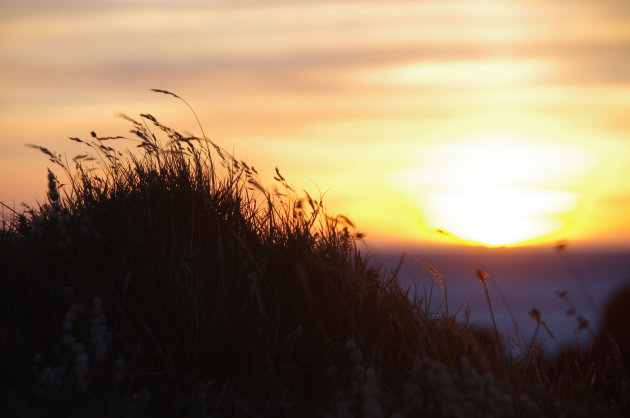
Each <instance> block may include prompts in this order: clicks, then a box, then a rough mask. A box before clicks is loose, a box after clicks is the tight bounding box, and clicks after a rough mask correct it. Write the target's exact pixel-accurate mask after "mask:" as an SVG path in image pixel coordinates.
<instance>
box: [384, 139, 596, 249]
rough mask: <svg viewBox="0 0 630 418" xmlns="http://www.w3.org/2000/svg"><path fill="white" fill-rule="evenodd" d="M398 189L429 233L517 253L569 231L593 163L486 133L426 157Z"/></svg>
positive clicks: (556, 146)
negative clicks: (443, 233)
mask: <svg viewBox="0 0 630 418" xmlns="http://www.w3.org/2000/svg"><path fill="white" fill-rule="evenodd" d="M416 159H417V160H418V162H417V163H416V165H414V166H412V167H408V168H405V169H402V170H399V171H398V172H397V173H396V174H395V175H394V177H393V178H394V182H395V184H397V187H398V188H399V189H403V190H404V193H405V194H406V195H407V196H408V197H409V199H410V200H411V201H412V202H413V204H414V205H415V206H416V207H418V209H420V211H421V212H422V215H423V217H424V220H425V223H426V224H427V226H428V227H429V228H432V229H440V230H444V231H447V232H448V233H450V234H452V235H455V236H456V237H458V238H460V239H462V240H464V241H468V242H471V243H477V244H483V245H487V246H509V245H519V244H523V243H525V242H528V241H532V240H536V239H538V238H541V237H545V236H547V235H550V234H552V233H554V232H556V231H558V230H560V229H562V228H563V227H564V226H565V223H564V220H563V219H564V217H565V215H566V214H568V213H570V212H572V211H574V210H575V209H576V207H577V206H578V203H579V201H580V197H581V195H580V193H579V192H577V191H575V185H576V184H578V183H579V179H580V177H581V175H582V174H583V173H584V172H585V171H586V170H587V169H588V168H589V167H590V165H591V163H592V158H591V156H590V155H589V154H588V153H587V152H585V151H584V150H583V149H581V148H578V147H575V146H570V145H566V144H560V143H549V142H545V141H541V140H536V139H533V138H531V137H528V136H526V135H524V134H519V133H513V132H486V133H482V134H478V135H475V136H471V137H468V138H464V139H461V140H456V141H452V142H447V143H440V144H436V145H433V146H430V147H426V148H423V149H420V150H419V151H418V153H417V155H416Z"/></svg>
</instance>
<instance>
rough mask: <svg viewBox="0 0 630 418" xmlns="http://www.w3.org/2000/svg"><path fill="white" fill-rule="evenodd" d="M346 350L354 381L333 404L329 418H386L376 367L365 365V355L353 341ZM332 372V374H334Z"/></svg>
mask: <svg viewBox="0 0 630 418" xmlns="http://www.w3.org/2000/svg"><path fill="white" fill-rule="evenodd" d="M346 349H347V350H348V354H349V355H350V359H351V362H352V380H351V382H350V390H349V392H347V391H346V390H345V389H344V388H341V389H340V390H339V392H338V393H337V395H336V396H335V398H333V400H332V402H331V405H330V407H331V409H332V410H333V412H332V413H329V414H328V415H327V417H337V418H351V417H355V416H358V417H369V418H379V417H383V416H385V415H384V414H383V408H382V407H381V402H380V397H381V391H380V385H379V381H378V376H377V373H376V370H375V369H374V367H368V366H366V364H365V359H364V356H363V353H362V352H361V350H360V349H359V347H357V345H356V343H355V342H354V341H353V340H349V341H348V342H347V343H346ZM333 372H334V370H333V371H331V373H333Z"/></svg>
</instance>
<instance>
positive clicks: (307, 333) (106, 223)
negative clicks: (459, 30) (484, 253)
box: [0, 90, 627, 417]
mask: <svg viewBox="0 0 630 418" xmlns="http://www.w3.org/2000/svg"><path fill="white" fill-rule="evenodd" d="M158 92H159V93H165V94H169V95H172V96H174V97H176V98H178V99H181V98H180V97H179V96H177V95H175V94H173V93H170V92H166V91H162V90H158ZM186 104H187V103H186ZM125 118H126V119H127V120H128V121H129V122H130V124H131V125H132V131H131V132H132V134H133V136H132V137H131V138H123V137H120V136H116V137H101V136H99V135H98V134H96V133H95V132H92V134H91V138H89V139H81V138H71V139H72V140H73V141H76V142H80V143H83V144H85V146H86V147H88V148H89V151H90V152H89V153H86V154H83V155H79V156H76V157H75V158H74V159H73V160H72V163H70V162H68V161H66V160H64V159H63V158H62V157H61V156H59V155H57V154H55V153H53V152H51V151H49V150H48V149H46V148H44V147H41V146H36V148H38V149H39V150H40V151H42V152H44V153H45V154H46V155H47V156H48V158H49V159H50V161H51V162H52V163H53V166H52V167H51V170H50V171H49V174H48V178H47V181H48V191H47V200H46V202H45V203H42V204H41V205H39V206H38V207H37V208H30V209H28V210H26V211H24V212H23V213H14V214H12V215H11V216H10V219H9V222H8V223H5V224H3V228H2V230H1V231H0V274H1V277H2V278H1V285H2V289H1V290H2V291H1V295H2V296H1V297H2V299H1V306H2V315H1V317H0V321H1V322H0V326H1V327H2V341H1V343H0V350H1V351H0V356H1V358H2V360H1V363H0V364H1V370H0V372H1V374H2V376H3V379H2V382H1V383H0V384H1V385H2V390H1V393H2V410H3V411H6V413H7V415H6V416H42V417H47V416H112V417H120V416H178V417H186V416H190V417H201V416H212V417H220V416H286V417H296V416H338V417H350V416H357V417H358V416H366V417H368V416H375V417H376V416H401V417H402V416H432V417H433V416H435V417H439V416H444V417H459V416H466V417H476V416H510V417H511V416H514V417H530V416H531V417H534V416H536V417H538V416H572V417H573V416H600V415H609V416H622V415H623V411H624V408H625V407H627V403H626V401H624V398H623V396H619V394H618V393H614V394H611V393H610V392H609V391H608V392H607V391H604V390H600V389H601V388H602V387H603V386H602V384H608V383H610V382H611V381H610V380H606V379H608V378H607V375H606V374H604V375H600V374H599V371H600V370H601V369H600V368H598V367H599V364H600V363H599V362H596V361H595V360H594V359H593V358H589V359H585V358H580V357H579V356H578V355H571V354H569V353H567V354H566V356H565V357H563V359H561V360H554V359H545V358H543V356H542V354H540V353H537V352H534V348H533V347H534V346H535V345H532V347H530V349H529V350H528V356H527V358H526V359H523V360H519V359H512V358H509V357H508V356H505V355H503V354H502V353H501V350H500V348H499V347H497V346H496V345H497V344H496V338H499V336H498V332H496V331H495V332H496V334H497V335H490V336H488V335H486V334H484V333H481V332H477V331H475V330H474V329H473V328H471V327H470V325H469V324H468V323H466V324H462V323H457V322H456V321H455V319H454V317H453V316H451V315H449V314H448V312H446V313H439V312H438V313H436V312H430V311H429V310H428V307H427V306H428V304H426V303H424V300H423V297H424V296H423V295H422V294H420V295H416V297H415V298H411V297H410V295H409V294H408V293H407V292H406V291H404V290H403V289H402V288H401V287H400V285H399V283H398V279H397V271H394V272H390V273H387V272H382V271H380V270H376V269H374V268H371V267H368V265H367V262H366V260H365V258H364V257H363V256H362V255H361V253H360V251H359V249H358V248H357V240H358V239H360V238H361V237H362V235H361V234H358V233H356V231H355V229H354V225H353V224H352V222H351V221H350V219H348V218H347V217H344V216H331V215H330V214H328V213H327V212H326V209H325V206H324V203H323V199H322V197H321V196H316V197H312V196H310V195H309V194H308V193H307V192H301V193H298V192H297V191H295V190H294V189H293V188H292V187H291V186H290V185H289V184H288V182H287V180H286V179H285V178H284V177H283V176H282V174H281V173H280V171H279V170H277V169H276V176H275V180H276V182H277V186H278V187H277V188H276V189H275V191H271V190H270V189H268V188H266V187H264V186H263V184H261V180H260V178H259V176H258V173H257V171H256V169H255V168H254V167H253V166H250V165H248V163H246V162H245V161H241V160H238V159H236V158H235V157H234V156H232V155H231V154H230V153H228V152H226V151H225V150H223V149H222V148H221V147H219V146H218V145H217V144H215V143H214V142H213V141H211V140H210V139H208V138H207V137H205V134H204V135H203V136H202V137H201V138H198V137H194V136H190V135H183V134H181V133H179V132H177V131H175V130H173V129H171V128H169V127H167V126H164V125H163V124H161V123H160V122H159V121H158V120H157V119H156V118H155V117H154V116H152V115H150V114H143V115H140V118H139V119H133V118H129V117H126V116H125ZM202 132H203V131H202ZM121 141H133V143H134V144H135V145H136V146H137V148H138V150H137V151H135V152H125V153H123V152H121V151H119V147H117V146H115V145H116V143H117V142H121ZM127 144H128V143H127ZM124 146H125V144H123V147H124ZM434 275H435V277H437V278H438V279H440V280H442V287H443V289H444V292H445V296H446V284H445V282H444V281H443V279H442V278H441V276H440V275H439V272H437V270H436V271H435V272H434ZM584 368H586V369H587V370H583V369H584ZM598 379H599V380H598ZM602 379H603V380H602ZM600 380H602V382H600ZM600 383H602V384H600ZM623 394H625V392H624V393H623Z"/></svg>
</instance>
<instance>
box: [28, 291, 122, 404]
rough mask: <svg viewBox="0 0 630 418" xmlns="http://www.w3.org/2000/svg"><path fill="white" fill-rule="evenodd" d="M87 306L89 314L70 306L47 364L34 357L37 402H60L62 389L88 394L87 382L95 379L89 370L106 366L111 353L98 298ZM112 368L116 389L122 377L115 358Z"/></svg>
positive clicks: (74, 305)
mask: <svg viewBox="0 0 630 418" xmlns="http://www.w3.org/2000/svg"><path fill="white" fill-rule="evenodd" d="M91 305H92V309H91V311H92V312H91V315H90V314H89V310H88V309H86V306H85V305H84V304H73V305H71V306H70V308H69V309H68V311H67V312H66V314H65V316H64V318H63V321H62V323H61V338H60V341H59V345H57V346H56V347H55V348H54V350H52V353H51V355H49V356H48V358H49V360H48V362H47V363H48V364H47V365H43V364H42V363H43V361H42V359H43V356H42V354H37V355H36V356H35V360H34V364H33V373H34V375H35V382H36V386H37V387H36V388H35V390H36V395H37V397H38V399H39V400H40V401H44V402H49V403H50V402H53V403H55V402H61V400H60V399H57V397H58V396H59V395H60V393H61V392H62V388H63V389H64V391H65V393H66V394H73V393H74V394H79V395H80V394H82V393H86V392H89V391H90V382H92V380H93V379H94V377H95V376H94V373H92V369H94V368H95V367H104V366H105V367H106V366H107V365H105V360H106V358H107V354H108V353H109V352H110V351H111V344H112V332H111V331H110V330H109V329H108V327H107V317H106V315H105V313H104V311H103V302H102V300H101V298H98V297H97V298H94V299H93V300H92V304H91ZM86 330H87V333H86V332H85V331H86ZM86 334H87V335H86ZM112 366H113V367H112V368H113V369H114V373H113V375H114V382H113V384H114V386H115V387H118V386H119V385H120V382H121V381H122V380H123V378H124V374H123V371H124V370H123V369H124V361H123V360H122V359H117V360H116V361H114V362H113V364H112Z"/></svg>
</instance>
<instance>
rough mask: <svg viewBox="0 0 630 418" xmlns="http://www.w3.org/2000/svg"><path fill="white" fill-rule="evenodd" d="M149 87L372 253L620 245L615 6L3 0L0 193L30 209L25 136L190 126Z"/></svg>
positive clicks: (622, 171)
mask: <svg viewBox="0 0 630 418" xmlns="http://www.w3.org/2000/svg"><path fill="white" fill-rule="evenodd" d="M53 3H54V4H53ZM150 88H161V89H167V90H171V91H174V92H176V93H178V94H180V95H181V96H183V97H185V98H186V99H187V100H188V101H189V102H190V103H191V104H192V105H193V106H194V107H195V109H196V111H197V113H198V114H199V116H200V118H201V120H202V122H203V124H204V128H205V131H206V133H208V134H209V135H210V136H211V137H212V138H213V139H215V140H216V141H217V142H219V143H220V144H222V145H223V146H224V147H225V148H227V149H234V151H235V153H236V154H237V156H239V157H240V158H244V159H246V160H247V161H249V162H251V163H253V164H254V165H256V167H257V168H258V169H259V171H260V172H261V173H262V174H263V177H264V179H266V180H269V181H271V178H272V171H273V167H275V166H276V165H277V166H279V167H280V169H281V171H282V172H283V174H284V175H285V176H286V177H287V178H288V179H289V180H290V182H291V183H292V184H294V185H295V186H296V187H297V188H307V189H309V190H310V191H313V190H316V187H315V184H317V185H318V186H319V188H320V189H321V190H323V191H327V195H326V196H327V198H328V207H329V210H330V211H332V212H341V213H346V214H349V215H350V216H351V217H352V218H353V219H355V221H357V223H358V226H359V229H360V230H362V231H364V232H366V233H367V234H368V237H369V239H370V240H371V241H370V242H375V243H376V242H385V241H388V240H389V241H391V240H395V241H397V242H416V243H426V242H450V241H452V239H450V238H448V237H445V236H442V235H439V234H436V233H435V232H432V231H433V230H434V229H435V228H443V229H446V230H448V231H449V232H451V233H453V234H455V235H457V236H459V237H460V238H463V239H466V240H468V241H472V242H483V243H486V244H495V245H500V244H511V243H512V244H513V243H518V242H522V241H527V242H528V243H550V242H554V241H555V240H557V239H560V238H568V239H569V240H570V241H574V242H584V243H591V244H597V245H606V246H618V245H623V246H627V247H628V246H630V217H629V216H628V214H629V213H630V3H629V2H627V1H625V0H619V1H610V0H609V1H605V0H604V1H601V0H590V1H585V0H573V1H538V0H522V1H517V0H514V1H474V0H462V1H448V0H435V1H417V2H411V1H307V0H303V1H265V2H260V1H248V0H241V1H238V0H231V1H227V0H226V1H201V0H200V1H193V0H182V1H159V0H152V1H143V0H135V1H134V0H129V1H125V0H118V1H89V2H86V1H74V0H61V1H59V0H58V1H55V2H49V1H43V0H42V1H33V0H31V1H25V2H10V1H8V0H0V90H1V91H2V95H0V200H2V201H3V202H5V203H7V204H9V205H14V206H16V207H19V204H20V202H21V201H26V202H31V203H32V202H34V201H35V200H36V199H39V200H43V196H44V190H45V174H46V164H47V160H46V159H45V158H44V156H43V155H41V154H39V153H38V152H36V151H33V150H31V149H28V148H26V147H24V144H25V143H35V144H38V145H43V146H46V147H48V148H51V149H54V150H57V151H60V152H67V153H68V154H69V156H72V155H74V154H75V153H78V152H80V151H83V150H82V149H81V148H80V147H76V146H74V145H76V144H73V143H70V142H69V141H68V140H67V139H66V138H67V137H68V136H82V137H87V136H88V135H89V132H90V131H91V130H92V129H94V130H96V131H97V132H99V133H100V134H103V135H117V134H124V133H125V132H126V131H127V130H128V126H127V124H126V123H125V122H124V121H122V120H119V119H117V118H115V117H114V116H113V115H114V114H115V113H117V112H124V113H128V114H130V115H133V114H137V113H140V112H149V113H152V114H154V115H156V116H157V117H158V118H159V119H161V120H163V121H164V122H166V123H169V124H171V125H173V126H174V127H176V128H178V129H180V130H190V131H194V132H195V133H198V132H196V126H195V123H194V119H193V117H192V116H191V115H190V113H189V112H187V109H186V108H185V107H184V106H182V105H181V104H180V103H178V102H176V101H174V100H171V98H169V97H167V96H163V95H158V94H155V93H151V92H149V90H148V89H150ZM540 236H543V239H535V238H537V237H540ZM532 239H533V241H532Z"/></svg>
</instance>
